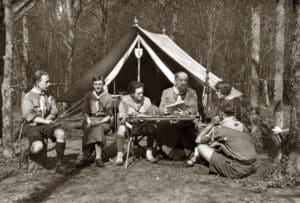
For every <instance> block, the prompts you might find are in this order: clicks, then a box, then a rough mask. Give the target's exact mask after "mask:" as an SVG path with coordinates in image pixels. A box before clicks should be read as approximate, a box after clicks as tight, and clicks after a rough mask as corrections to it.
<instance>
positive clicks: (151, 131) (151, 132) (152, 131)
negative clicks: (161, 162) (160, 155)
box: [142, 123, 157, 163]
mask: <svg viewBox="0 0 300 203" xmlns="http://www.w3.org/2000/svg"><path fill="white" fill-rule="evenodd" d="M142 133H144V134H145V135H146V136H147V150H146V159H147V160H148V161H149V162H151V163H156V162H157V159H155V158H154V157H153V153H152V150H153V145H154V141H155V138H156V128H155V126H154V125H153V124H152V123H149V124H147V125H146V126H145V127H143V132H142Z"/></svg>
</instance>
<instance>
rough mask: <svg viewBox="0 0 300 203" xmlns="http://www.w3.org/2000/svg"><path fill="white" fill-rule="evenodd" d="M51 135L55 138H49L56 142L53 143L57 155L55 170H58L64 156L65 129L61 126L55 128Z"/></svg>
mask: <svg viewBox="0 0 300 203" xmlns="http://www.w3.org/2000/svg"><path fill="white" fill-rule="evenodd" d="M53 136H54V137H55V139H54V138H50V139H52V140H53V141H55V142H56V145H55V149H56V155H57V163H56V170H57V171H60V170H61V166H62V162H63V158H64V153H65V149H66V135H65V131H64V130H63V129H61V128H57V129H55V130H54V133H53Z"/></svg>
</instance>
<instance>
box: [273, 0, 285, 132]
mask: <svg viewBox="0 0 300 203" xmlns="http://www.w3.org/2000/svg"><path fill="white" fill-rule="evenodd" d="M284 3H285V0H278V1H277V6H276V37H275V75H274V114H275V125H276V126H278V127H280V128H283V101H282V98H283V72H284V58H283V57H284V40H285V37H284V31H285V8H284Z"/></svg>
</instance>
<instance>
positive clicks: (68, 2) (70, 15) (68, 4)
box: [65, 0, 75, 90]
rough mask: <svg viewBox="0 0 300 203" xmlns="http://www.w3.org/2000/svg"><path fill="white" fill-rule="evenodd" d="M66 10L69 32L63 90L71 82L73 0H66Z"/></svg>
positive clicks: (73, 37)
mask: <svg viewBox="0 0 300 203" xmlns="http://www.w3.org/2000/svg"><path fill="white" fill-rule="evenodd" d="M66 8H67V9H66V12H67V18H68V26H69V33H68V39H67V43H66V44H67V49H68V66H67V72H66V76H65V83H66V86H65V90H67V89H68V88H69V87H70V86H71V84H72V71H73V64H74V42H75V14H74V13H75V12H74V0H66Z"/></svg>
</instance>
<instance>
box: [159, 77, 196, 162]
mask: <svg viewBox="0 0 300 203" xmlns="http://www.w3.org/2000/svg"><path fill="white" fill-rule="evenodd" d="M159 109H160V111H161V112H163V113H164V114H175V115H182V116H184V115H196V114H198V98H197V93H196V91H195V90H193V89H191V88H189V87H188V75H187V74H186V73H185V72H178V73H176V74H175V84H174V86H173V87H170V88H168V89H166V90H164V91H163V93H162V97H161V102H160V105H159ZM158 134H159V136H158V143H159V144H160V145H166V146H168V147H171V148H173V149H190V150H191V149H193V148H194V147H195V142H194V140H195V134H194V123H193V122H192V121H180V122H176V123H174V122H169V121H161V122H159V123H158ZM170 158H172V157H170Z"/></svg>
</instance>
